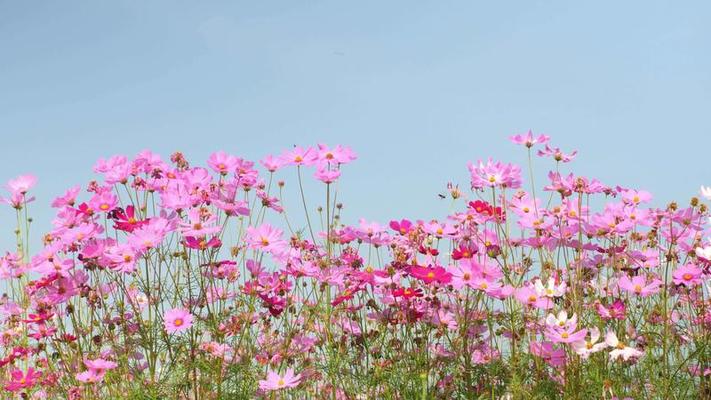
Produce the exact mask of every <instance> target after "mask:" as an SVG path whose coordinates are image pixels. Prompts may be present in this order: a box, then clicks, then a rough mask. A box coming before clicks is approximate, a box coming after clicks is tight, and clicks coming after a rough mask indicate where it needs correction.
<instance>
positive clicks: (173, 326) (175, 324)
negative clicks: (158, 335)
mask: <svg viewBox="0 0 711 400" xmlns="http://www.w3.org/2000/svg"><path fill="white" fill-rule="evenodd" d="M163 326H164V327H165V331H166V332H168V333H181V332H184V331H186V330H188V329H190V327H191V326H193V316H192V314H190V312H189V311H188V310H186V309H184V308H173V309H171V310H168V311H166V312H165V314H164V315H163Z"/></svg>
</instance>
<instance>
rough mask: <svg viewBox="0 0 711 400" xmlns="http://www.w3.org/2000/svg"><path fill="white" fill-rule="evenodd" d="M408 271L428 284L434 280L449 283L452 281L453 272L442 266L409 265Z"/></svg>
mask: <svg viewBox="0 0 711 400" xmlns="http://www.w3.org/2000/svg"><path fill="white" fill-rule="evenodd" d="M406 271H407V273H408V274H410V276H412V277H413V278H417V279H419V280H421V281H423V282H425V283H428V284H429V283H432V282H437V283H441V284H447V283H449V282H451V281H452V274H450V273H449V272H447V270H445V269H444V268H442V267H434V268H429V267H422V266H419V265H412V266H410V267H408V268H407V270H406Z"/></svg>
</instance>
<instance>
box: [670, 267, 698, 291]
mask: <svg viewBox="0 0 711 400" xmlns="http://www.w3.org/2000/svg"><path fill="white" fill-rule="evenodd" d="M702 274H703V271H701V268H699V267H697V266H696V265H694V264H684V265H682V266H681V267H678V268H677V269H676V270H675V271H674V273H673V274H672V278H673V279H674V284H676V285H684V286H686V287H694V286H696V285H699V284H701V281H702V280H701V276H702Z"/></svg>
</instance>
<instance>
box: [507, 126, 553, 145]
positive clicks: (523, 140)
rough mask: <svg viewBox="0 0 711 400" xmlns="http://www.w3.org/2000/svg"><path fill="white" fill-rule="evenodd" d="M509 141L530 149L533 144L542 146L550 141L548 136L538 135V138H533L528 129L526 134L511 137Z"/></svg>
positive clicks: (531, 132)
mask: <svg viewBox="0 0 711 400" xmlns="http://www.w3.org/2000/svg"><path fill="white" fill-rule="evenodd" d="M509 140H511V141H512V142H513V143H515V144H522V145H524V146H526V147H528V148H531V147H533V145H535V144H544V143H546V142H548V140H550V136H547V135H538V137H533V131H532V130H530V129H529V131H528V133H526V134H523V135H521V134H518V135H514V136H511V137H510V138H509Z"/></svg>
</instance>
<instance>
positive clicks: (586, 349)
mask: <svg viewBox="0 0 711 400" xmlns="http://www.w3.org/2000/svg"><path fill="white" fill-rule="evenodd" d="M588 332H589V333H590V339H589V340H585V339H582V340H579V341H577V342H574V343H573V344H572V347H573V350H575V352H576V353H577V354H578V355H579V356H580V357H582V358H583V359H586V358H588V357H590V355H591V354H593V353H597V352H598V351H600V350H603V349H605V347H607V343H605V342H600V343H598V340H600V330H599V329H598V328H597V327H592V328H590V330H589V331H588Z"/></svg>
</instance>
